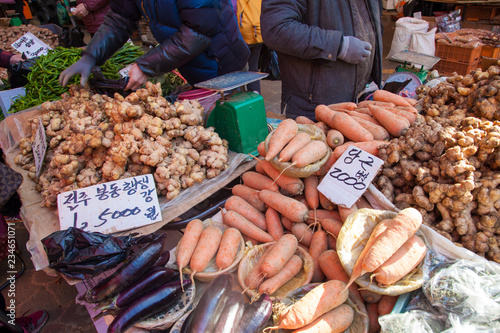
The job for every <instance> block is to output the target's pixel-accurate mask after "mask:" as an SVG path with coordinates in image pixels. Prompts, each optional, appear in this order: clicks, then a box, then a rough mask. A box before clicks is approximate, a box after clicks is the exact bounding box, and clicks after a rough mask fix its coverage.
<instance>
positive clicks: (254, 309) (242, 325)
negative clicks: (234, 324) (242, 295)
mask: <svg viewBox="0 0 500 333" xmlns="http://www.w3.org/2000/svg"><path fill="white" fill-rule="evenodd" d="M272 313H273V303H272V301H271V297H269V295H267V294H262V295H260V297H259V298H258V299H257V300H256V301H255V302H253V303H252V304H248V305H247V306H246V307H245V311H244V312H243V316H242V317H241V319H240V322H239V324H238V330H237V331H236V332H238V333H258V332H260V331H261V330H262V329H263V328H264V327H265V326H266V324H267V322H268V321H269V318H271V315H272Z"/></svg>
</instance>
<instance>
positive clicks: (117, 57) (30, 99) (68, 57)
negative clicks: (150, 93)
mask: <svg viewBox="0 0 500 333" xmlns="http://www.w3.org/2000/svg"><path fill="white" fill-rule="evenodd" d="M81 53H82V50H81V49H79V48H63V47H57V48H55V49H54V50H50V51H49V52H48V53H47V54H46V55H44V56H41V57H39V58H38V59H37V61H36V62H35V64H34V65H33V67H32V68H31V72H30V73H28V75H27V76H26V78H27V79H28V83H27V84H26V86H25V88H26V96H24V97H21V98H19V99H17V100H16V101H15V102H13V103H12V106H11V108H10V110H9V112H10V113H14V112H17V111H21V110H25V109H28V108H31V107H33V106H36V105H40V104H42V103H43V102H46V101H53V100H57V99H60V98H61V95H62V94H63V93H65V92H67V91H68V90H69V87H68V86H69V84H79V82H80V76H79V75H77V76H74V77H72V78H71V80H70V82H69V84H68V85H67V86H66V87H63V86H61V85H60V84H59V75H60V74H61V72H62V71H63V70H65V69H66V68H68V67H69V66H71V65H72V64H74V63H75V62H77V61H78V60H79V59H80V58H81ZM142 54H143V52H142V50H141V48H140V47H139V46H135V45H133V44H131V43H127V44H125V45H124V46H123V47H122V48H121V49H120V50H118V51H117V52H116V53H115V54H114V55H113V56H112V57H111V58H110V59H108V60H107V61H106V62H105V63H104V65H102V66H101V72H102V74H103V75H104V77H106V78H108V79H112V80H117V79H120V74H119V73H118V71H119V70H121V69H122V68H123V67H125V66H126V65H128V64H130V63H132V62H134V61H135V59H136V58H137V57H139V56H141V55H142Z"/></svg>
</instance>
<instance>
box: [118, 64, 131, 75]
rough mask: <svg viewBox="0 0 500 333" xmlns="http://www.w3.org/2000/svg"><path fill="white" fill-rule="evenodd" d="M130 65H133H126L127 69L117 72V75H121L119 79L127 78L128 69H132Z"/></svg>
mask: <svg viewBox="0 0 500 333" xmlns="http://www.w3.org/2000/svg"><path fill="white" fill-rule="evenodd" d="M132 65H133V64H130V65H128V66H127V67H123V68H122V69H120V70H119V71H118V73H119V74H120V75H121V77H127V76H128V72H129V71H130V69H131V68H132Z"/></svg>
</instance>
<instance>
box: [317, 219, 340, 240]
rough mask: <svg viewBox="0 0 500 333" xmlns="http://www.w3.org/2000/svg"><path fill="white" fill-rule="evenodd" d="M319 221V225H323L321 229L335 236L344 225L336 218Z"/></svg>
mask: <svg viewBox="0 0 500 333" xmlns="http://www.w3.org/2000/svg"><path fill="white" fill-rule="evenodd" d="M320 223H321V227H323V229H325V231H326V232H328V233H329V234H330V235H333V236H335V238H337V237H338V235H339V232H340V229H341V228H342V226H343V225H344V224H343V223H342V222H340V221H339V220H337V219H323V220H321V222H320Z"/></svg>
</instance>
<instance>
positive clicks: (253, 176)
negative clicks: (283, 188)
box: [241, 171, 279, 191]
mask: <svg viewBox="0 0 500 333" xmlns="http://www.w3.org/2000/svg"><path fill="white" fill-rule="evenodd" d="M241 179H242V180H243V185H246V186H248V187H251V188H253V189H255V190H259V191H260V190H263V189H267V190H271V191H279V187H278V185H277V184H275V183H274V181H273V180H272V179H271V178H269V177H267V176H264V175H262V174H260V173H258V172H255V171H247V172H244V173H243V174H242V175H241Z"/></svg>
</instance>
